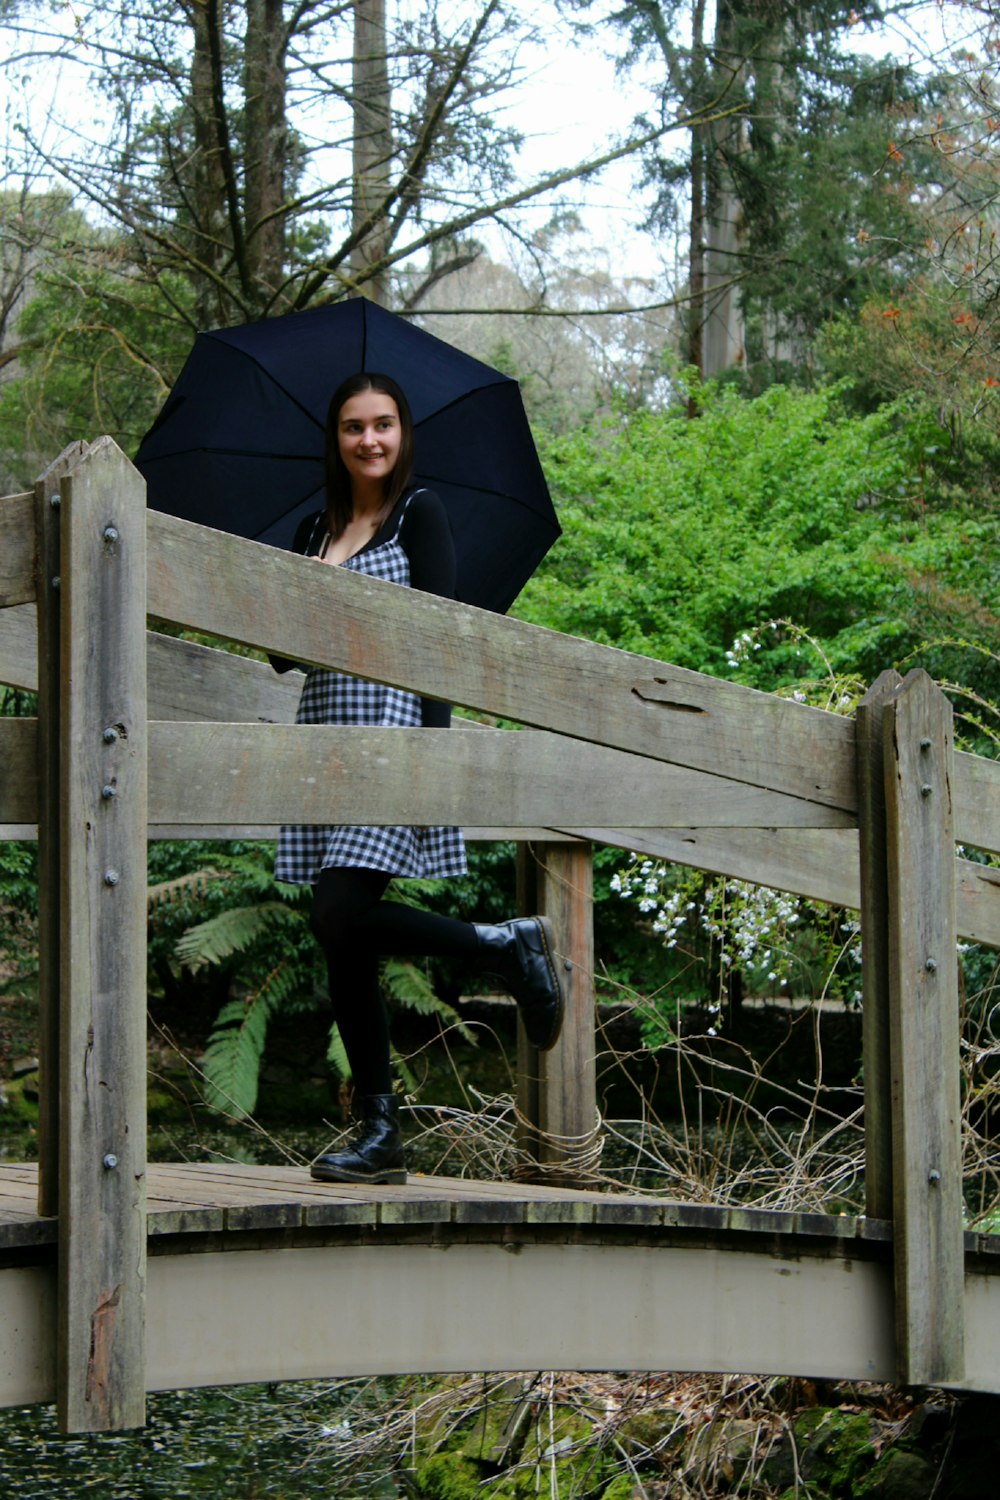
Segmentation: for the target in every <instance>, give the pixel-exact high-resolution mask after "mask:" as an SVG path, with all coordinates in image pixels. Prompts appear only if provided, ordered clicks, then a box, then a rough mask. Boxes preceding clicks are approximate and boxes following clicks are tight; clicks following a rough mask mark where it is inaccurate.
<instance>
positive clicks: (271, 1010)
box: [201, 964, 297, 1119]
mask: <svg viewBox="0 0 1000 1500" xmlns="http://www.w3.org/2000/svg"><path fill="white" fill-rule="evenodd" d="M296 977H297V976H296V974H295V971H294V968H293V967H292V965H290V964H279V965H278V966H277V967H276V968H275V969H273V970H272V971H271V973H270V974H268V975H267V976H266V978H265V980H264V983H263V984H262V985H261V986H260V988H259V989H257V990H255V991H254V992H253V993H251V994H249V995H247V996H246V997H245V998H244V999H241V1000H231V1001H230V1002H229V1004H228V1005H224V1006H223V1008H222V1010H221V1011H220V1012H219V1014H218V1016H217V1017H216V1022H215V1027H214V1029H213V1031H212V1035H211V1037H210V1038H209V1042H208V1046H207V1047H206V1048H205V1054H204V1057H203V1058H202V1063H201V1066H202V1071H203V1073H204V1076H205V1102H206V1104H207V1105H208V1107H209V1108H210V1109H214V1110H217V1111H218V1112H219V1113H220V1114H228V1115H233V1116H235V1117H236V1118H237V1119H244V1118H245V1117H246V1116H247V1115H250V1114H252V1112H253V1110H254V1107H255V1105H256V1103H257V1090H258V1087H259V1081H260V1063H261V1058H262V1057H263V1055H264V1044H265V1042H266V1041H267V1028H268V1023H269V1022H270V1020H271V1018H272V1017H273V1016H274V1014H275V1012H276V1011H277V1010H278V1009H279V1008H280V1007H281V1005H282V1004H283V1003H284V1002H287V1001H288V1000H289V999H291V998H292V997H293V995H294V987H295V981H296Z"/></svg>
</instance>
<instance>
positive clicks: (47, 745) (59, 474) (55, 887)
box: [18, 443, 86, 1214]
mask: <svg viewBox="0 0 1000 1500" xmlns="http://www.w3.org/2000/svg"><path fill="white" fill-rule="evenodd" d="M85 447H86V445H85V444H84V443H71V444H70V446H69V447H68V448H64V449H63V451H62V453H60V455H59V457H58V458H57V459H56V460H55V462H54V463H52V464H50V465H49V467H48V468H47V469H46V470H45V472H44V473H43V474H41V475H40V476H39V478H38V480H37V482H36V484H35V498H34V529H35V548H36V555H37V559H38V599H37V604H36V605H35V607H32V606H31V605H28V606H26V608H27V610H28V614H29V616H30V618H31V623H32V627H33V631H34V636H35V650H34V652H33V665H34V670H35V680H36V687H37V690H38V734H37V740H36V756H35V762H34V764H33V766H32V767H31V769H30V771H28V772H27V773H26V774H24V773H22V774H23V781H24V784H25V786H27V785H28V783H29V781H30V782H31V783H32V784H34V785H35V786H37V806H36V811H35V813H34V814H32V815H30V816H34V817H36V818H37V819H38V934H39V943H38V1061H39V1106H38V1162H39V1171H38V1211H39V1213H42V1214H56V1213H58V1211H59V1073H60V1064H59V1046H60V1034H59V1033H60V1019H59V996H60V984H61V979H60V975H61V971H62V964H61V958H60V943H61V940H62V939H61V931H60V915H59V901H60V874H59V870H60V859H61V843H60V833H59V819H60V812H61V809H60V802H61V789H60V765H61V753H62V752H61V748H60V747H61V743H62V734H61V729H60V722H61V712H62V708H61V698H60V686H59V674H60V653H61V650H62V645H61V640H62V636H61V630H60V623H59V622H60V610H61V605H60V599H61V588H60V587H59V584H58V582H57V580H58V579H59V576H60V574H61V572H62V564H61V561H60V556H61V544H60V520H59V508H60V486H61V484H62V481H63V479H64V478H65V476H66V475H67V474H70V473H72V472H73V469H74V468H75V466H76V465H77V464H78V463H79V462H80V460H81V459H82V457H83V454H84V451H85ZM18 613H19V614H20V613H23V609H22V610H21V611H18Z"/></svg>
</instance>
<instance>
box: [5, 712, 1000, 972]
mask: <svg viewBox="0 0 1000 1500" xmlns="http://www.w3.org/2000/svg"><path fill="white" fill-rule="evenodd" d="M392 732H393V733H396V732H397V731H392ZM449 732H450V731H449ZM35 746H36V741H35V721H34V720H28V719H21V720H18V719H10V720H6V721H0V773H2V774H0V839H2V838H21V839H30V838H33V837H35V834H36V830H35V827H34V821H35V809H36V806H37V801H36V792H35V786H36V781H37V754H36V748H35ZM149 832H150V837H151V838H192V837H199V838H211V839H232V838H249V837H253V838H259V839H267V838H269V837H273V836H274V834H275V825H273V824H257V823H254V824H250V825H247V824H244V823H212V824H206V825H204V826H200V827H198V828H197V829H192V828H191V827H190V825H188V824H184V823H162V822H156V823H151V824H150V830H149ZM466 837H467V838H469V839H471V840H484V841H487V842H489V841H497V840H511V839H526V840H531V841H539V840H541V841H546V840H551V839H552V838H554V837H555V838H557V839H567V838H578V839H583V840H586V841H589V842H593V843H598V844H607V845H612V846H614V847H617V848H621V849H623V850H632V851H634V852H635V853H637V854H648V855H651V856H652V857H654V858H657V859H666V860H670V861H672V862H674V863H676V864H684V865H689V866H690V867H691V868H692V869H697V870H708V871H711V872H712V873H714V874H720V875H728V876H731V877H732V878H733V879H736V880H748V881H751V882H754V883H756V884H758V885H768V886H771V887H773V888H774V889H775V890H781V891H791V892H793V893H795V894H797V895H801V896H807V897H810V898H811V899H813V900H817V901H828V902H830V903H831V904H832V905H834V906H846V907H850V908H852V909H855V910H856V909H857V908H858V906H859V901H860V896H859V883H858V835H857V832H856V830H854V829H849V828H827V829H805V828H784V829H775V828H760V829H753V828H677V829H669V828H668V829H657V828H624V827H592V826H589V825H588V826H586V827H567V826H554V827H553V826H543V825H538V826H534V827H528V826H526V827H521V828H509V827H501V826H499V825H497V826H495V827H489V828H481V829H480V828H469V827H468V826H466ZM955 877H956V882H957V889H956V901H957V912H958V930H959V934H960V935H961V936H962V937H963V938H965V939H966V940H968V941H971V942H978V943H985V944H987V945H988V946H992V947H1000V870H997V869H994V868H992V867H991V866H988V865H982V864H977V863H975V862H974V861H972V860H967V859H963V858H959V859H956V861H955Z"/></svg>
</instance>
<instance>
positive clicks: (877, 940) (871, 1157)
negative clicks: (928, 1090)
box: [855, 671, 903, 1219]
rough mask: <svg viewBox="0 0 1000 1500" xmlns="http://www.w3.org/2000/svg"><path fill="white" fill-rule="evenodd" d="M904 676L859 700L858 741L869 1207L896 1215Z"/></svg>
mask: <svg viewBox="0 0 1000 1500" xmlns="http://www.w3.org/2000/svg"><path fill="white" fill-rule="evenodd" d="M902 681H903V679H902V677H900V675H899V673H898V672H896V671H890V672H883V673H882V675H881V677H879V678H878V679H877V680H876V681H875V682H874V683H873V684H872V686H871V687H870V688H869V689H868V692H867V693H866V694H865V696H864V697H863V698H862V700H861V702H860V703H859V704H858V708H857V713H856V715H855V745H856V763H857V779H858V838H859V853H860V860H861V998H862V1016H861V1022H862V1057H863V1059H864V1078H865V1212H866V1213H867V1215H868V1217H869V1218H870V1219H891V1218H892V1108H891V1099H892V1087H891V1081H892V1073H891V1066H890V1060H889V875H888V869H887V867H886V834H885V754H884V751H883V748H882V715H883V711H884V709H885V707H886V705H887V704H888V703H889V702H891V700H892V698H893V696H894V694H895V692H896V690H897V689H898V687H899V685H900V684H901V682H902Z"/></svg>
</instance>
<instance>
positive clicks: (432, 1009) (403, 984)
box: [382, 958, 476, 1044]
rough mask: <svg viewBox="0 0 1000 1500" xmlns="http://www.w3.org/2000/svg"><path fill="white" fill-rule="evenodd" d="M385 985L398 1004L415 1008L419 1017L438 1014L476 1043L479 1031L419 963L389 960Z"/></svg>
mask: <svg viewBox="0 0 1000 1500" xmlns="http://www.w3.org/2000/svg"><path fill="white" fill-rule="evenodd" d="M382 977H383V981H384V983H385V987H386V989H387V991H388V993H389V994H390V996H391V997H392V999H393V1000H395V1001H396V1002H397V1003H398V1004H399V1005H405V1006H406V1008H407V1010H413V1011H416V1013H417V1015H418V1016H437V1017H438V1018H439V1019H440V1020H441V1021H443V1022H444V1024H445V1025H446V1026H454V1027H455V1029H456V1030H457V1031H458V1034H459V1035H460V1036H461V1037H462V1039H463V1040H464V1041H466V1042H472V1043H473V1044H475V1042H476V1033H475V1032H474V1031H473V1030H472V1028H471V1026H469V1025H468V1023H467V1022H465V1021H463V1020H462V1019H461V1017H460V1016H459V1014H458V1011H457V1010H456V1009H455V1008H454V1006H452V1005H449V1004H448V1003H447V1001H445V1000H442V999H441V998H440V996H438V995H436V994H435V993H434V987H433V985H432V984H431V982H430V980H429V979H428V978H427V976H426V974H424V972H423V970H421V969H419V968H418V967H417V965H416V964H412V963H407V962H405V960H403V959H399V958H389V959H386V962H385V967H384V969H383V971H382Z"/></svg>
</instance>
